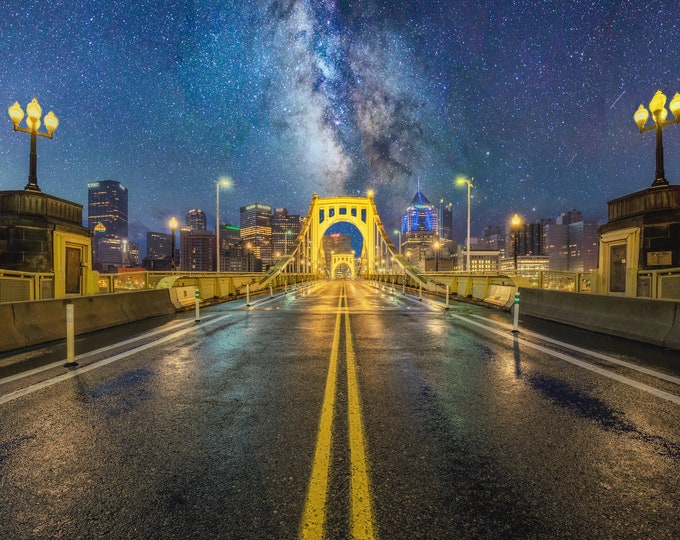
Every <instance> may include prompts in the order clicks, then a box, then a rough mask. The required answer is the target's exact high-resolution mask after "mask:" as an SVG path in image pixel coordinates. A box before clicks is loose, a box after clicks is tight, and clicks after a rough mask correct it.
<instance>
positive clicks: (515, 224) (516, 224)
mask: <svg viewBox="0 0 680 540" xmlns="http://www.w3.org/2000/svg"><path fill="white" fill-rule="evenodd" d="M521 223H522V220H521V219H520V217H519V216H518V215H517V214H515V215H514V216H512V219H511V220H510V224H511V225H512V231H513V236H514V240H513V247H512V256H513V259H514V261H515V272H517V251H518V248H519V226H520V225H521Z"/></svg>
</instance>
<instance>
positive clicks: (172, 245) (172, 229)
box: [168, 217, 177, 272]
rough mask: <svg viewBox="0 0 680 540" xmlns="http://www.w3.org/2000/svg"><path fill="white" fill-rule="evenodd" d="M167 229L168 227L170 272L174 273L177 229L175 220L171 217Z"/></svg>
mask: <svg viewBox="0 0 680 540" xmlns="http://www.w3.org/2000/svg"><path fill="white" fill-rule="evenodd" d="M168 227H170V232H171V235H170V236H171V240H170V257H171V259H172V271H173V272H174V271H175V229H176V228H177V220H176V219H175V218H174V217H173V218H170V221H168Z"/></svg>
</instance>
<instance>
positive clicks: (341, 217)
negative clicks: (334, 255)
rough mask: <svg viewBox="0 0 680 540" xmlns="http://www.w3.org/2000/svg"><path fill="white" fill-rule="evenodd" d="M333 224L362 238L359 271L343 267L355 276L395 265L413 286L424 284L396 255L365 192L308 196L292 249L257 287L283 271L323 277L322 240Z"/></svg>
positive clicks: (369, 273)
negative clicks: (345, 226) (349, 228)
mask: <svg viewBox="0 0 680 540" xmlns="http://www.w3.org/2000/svg"><path fill="white" fill-rule="evenodd" d="M336 223H350V224H351V225H354V226H355V227H356V228H357V230H358V231H359V233H360V234H361V236H362V238H363V246H362V249H361V254H356V255H358V256H359V259H360V263H359V268H358V269H357V268H356V267H355V265H354V261H352V263H351V264H349V263H347V264H349V266H350V269H351V270H352V271H354V272H355V273H356V274H360V275H363V276H370V275H373V274H376V273H379V272H381V271H386V266H387V265H388V264H389V265H392V266H394V265H398V267H400V268H401V269H402V271H404V272H406V273H407V274H408V275H409V276H411V277H412V278H413V279H414V280H416V281H417V282H420V283H423V284H425V283H427V281H426V280H425V279H424V278H423V277H422V276H421V275H420V273H419V272H418V271H417V270H416V269H415V268H413V267H412V266H411V265H410V264H409V263H408V261H406V259H404V257H402V256H401V254H400V253H398V252H397V250H396V248H395V246H394V244H393V243H392V240H390V238H389V236H388V235H387V233H386V232H385V228H384V227H383V224H382V221H381V220H380V216H379V215H378V210H377V208H376V206H375V202H374V200H373V194H372V193H370V192H369V194H368V196H367V197H349V196H340V197H319V196H318V195H317V194H316V193H315V194H314V195H312V203H311V205H310V207H309V212H308V214H307V216H306V218H305V222H304V225H303V227H302V230H301V231H300V234H299V235H298V237H297V240H296V244H295V249H294V250H293V251H291V252H290V253H288V254H287V255H286V256H285V257H284V258H282V259H281V260H280V261H279V262H278V263H277V264H276V265H274V266H273V267H272V268H271V269H270V271H269V272H268V273H267V275H265V276H264V277H263V278H262V279H261V280H260V286H265V285H266V284H267V283H269V282H270V281H272V280H273V279H274V278H275V277H276V276H277V275H279V274H280V273H281V272H284V271H286V270H288V271H291V270H292V271H295V272H300V271H301V272H302V273H309V274H313V275H316V276H319V275H322V274H325V273H326V272H325V270H326V269H325V264H326V263H325V261H324V268H323V269H322V265H321V261H322V257H321V255H322V252H323V249H322V239H323V237H324V235H325V234H326V232H327V231H328V229H330V228H331V227H332V226H333V225H335V224H336ZM339 264H340V262H338V265H339ZM338 265H335V264H331V267H330V270H331V272H329V273H330V275H333V272H334V271H335V270H336V269H337V266H338ZM322 270H323V271H322Z"/></svg>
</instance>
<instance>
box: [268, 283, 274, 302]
mask: <svg viewBox="0 0 680 540" xmlns="http://www.w3.org/2000/svg"><path fill="white" fill-rule="evenodd" d="M269 298H274V286H273V285H272V282H271V281H270V282H269Z"/></svg>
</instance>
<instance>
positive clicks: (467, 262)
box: [456, 176, 475, 272]
mask: <svg viewBox="0 0 680 540" xmlns="http://www.w3.org/2000/svg"><path fill="white" fill-rule="evenodd" d="M474 179H475V178H474V176H473V177H472V178H470V179H469V180H468V179H467V178H463V177H462V176H459V177H458V178H456V184H457V185H459V186H462V185H463V184H467V243H466V247H465V251H466V253H465V266H466V267H467V268H466V270H467V271H468V272H469V271H470V190H471V189H472V188H473V187H475V186H473V185H472V181H473V180H474Z"/></svg>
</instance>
